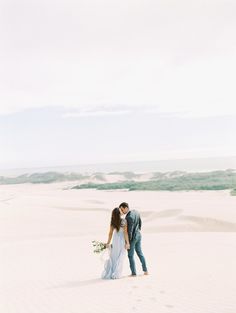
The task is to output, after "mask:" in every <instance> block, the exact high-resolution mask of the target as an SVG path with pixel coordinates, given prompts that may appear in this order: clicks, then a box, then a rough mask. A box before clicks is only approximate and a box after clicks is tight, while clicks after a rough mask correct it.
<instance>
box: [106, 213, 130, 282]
mask: <svg viewBox="0 0 236 313" xmlns="http://www.w3.org/2000/svg"><path fill="white" fill-rule="evenodd" d="M125 224H126V220H125V219H122V221H121V227H120V229H119V231H117V230H116V229H115V230H114V232H113V238H112V247H111V248H109V258H108V259H107V260H106V261H105V264H104V270H103V272H102V278H103V279H117V278H120V277H121V276H122V269H123V263H124V259H125V257H126V249H125V238H124V226H125Z"/></svg>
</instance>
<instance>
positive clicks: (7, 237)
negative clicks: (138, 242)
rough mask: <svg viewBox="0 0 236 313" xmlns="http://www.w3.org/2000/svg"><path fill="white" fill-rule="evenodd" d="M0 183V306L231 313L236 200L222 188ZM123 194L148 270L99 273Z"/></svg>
mask: <svg viewBox="0 0 236 313" xmlns="http://www.w3.org/2000/svg"><path fill="white" fill-rule="evenodd" d="M66 186H68V185H67V184H66V183H63V184H61V183H60V184H51V185H30V184H25V185H12V186H10V185H8V186H0V312H1V313H62V312H63V313H86V312H91V313H95V312H98V313H106V312H111V313H113V312H114V313H116V312H125V313H126V312H127V313H128V312H159V313H162V312H174V313H195V312H196V313H197V312H201V313H236V298H235V296H236V287H235V283H236V269H235V263H236V197H231V196H230V195H229V192H228V191H223V192H221V191H220V192H214V191H213V192H141V191H139V192H127V191H96V190H63V188H65V187H66ZM122 201H127V202H129V203H130V206H131V207H132V208H135V209H138V210H139V211H140V212H141V214H142V216H143V251H144V253H145V256H146V259H147V263H148V267H149V271H150V274H151V275H150V276H148V277H144V276H142V275H141V274H142V272H141V267H140V264H139V263H138V261H137V268H138V269H139V274H140V276H138V277H137V278H129V277H127V275H128V274H129V267H128V258H127V260H126V263H125V266H124V278H122V279H120V280H114V281H112V280H111V281H103V280H101V279H100V274H101V271H102V262H101V260H100V257H99V256H98V255H94V254H93V252H92V246H91V241H92V240H93V239H97V240H101V241H106V239H107V230H108V227H109V220H110V211H111V209H112V208H114V207H115V206H116V205H118V204H119V203H120V202H122Z"/></svg>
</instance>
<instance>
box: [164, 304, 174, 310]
mask: <svg viewBox="0 0 236 313" xmlns="http://www.w3.org/2000/svg"><path fill="white" fill-rule="evenodd" d="M166 307H167V308H169V309H173V308H174V306H173V305H171V304H166Z"/></svg>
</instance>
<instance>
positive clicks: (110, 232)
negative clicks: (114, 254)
mask: <svg viewBox="0 0 236 313" xmlns="http://www.w3.org/2000/svg"><path fill="white" fill-rule="evenodd" d="M113 230H114V228H113V226H110V230H109V234H108V239H107V243H106V246H108V245H109V244H110V242H111V238H112V234H113Z"/></svg>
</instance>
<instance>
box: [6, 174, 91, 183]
mask: <svg viewBox="0 0 236 313" xmlns="http://www.w3.org/2000/svg"><path fill="white" fill-rule="evenodd" d="M85 178H89V176H84V175H81V174H75V173H69V174H63V173H57V172H46V173H34V174H31V175H29V174H24V175H20V176H17V177H3V176H0V185H10V184H25V183H32V184H48V183H54V182H62V181H75V180H80V179H85Z"/></svg>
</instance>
